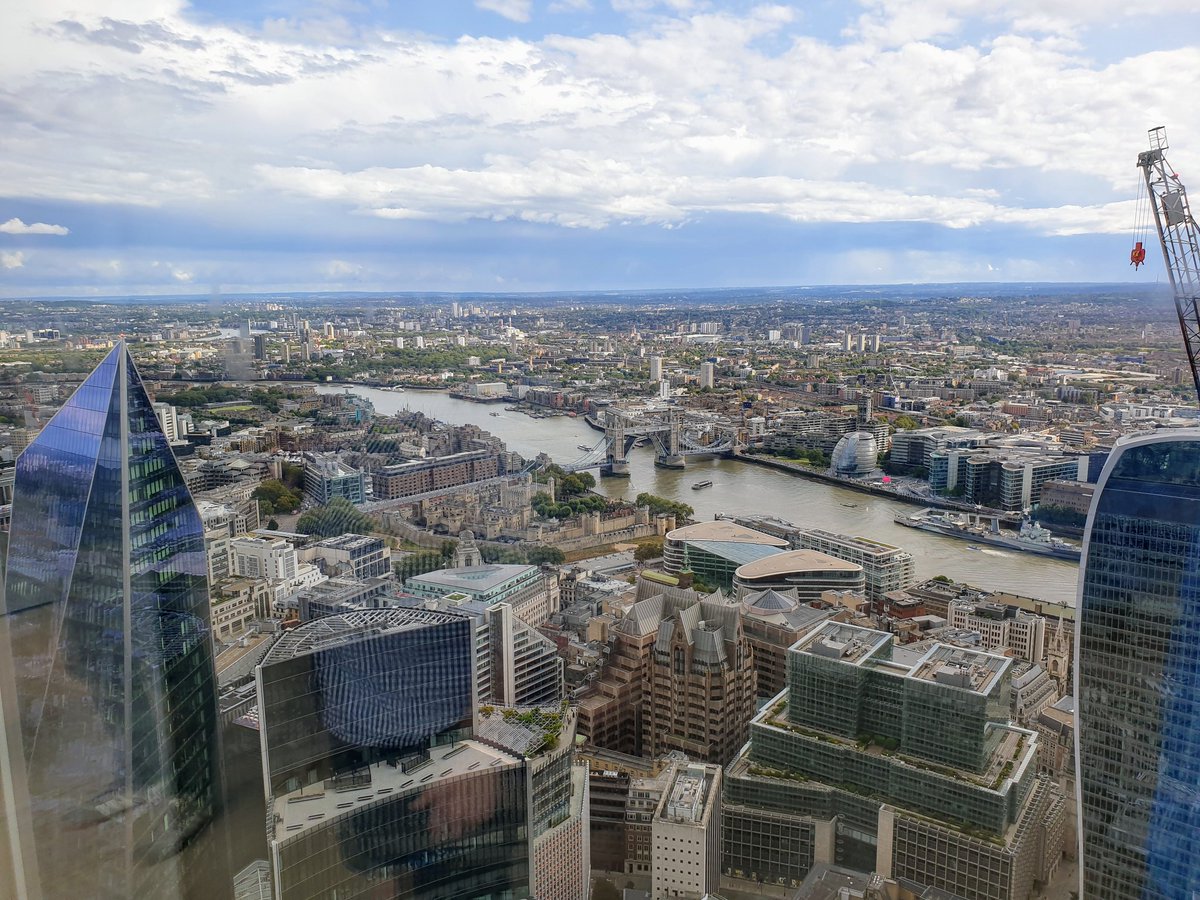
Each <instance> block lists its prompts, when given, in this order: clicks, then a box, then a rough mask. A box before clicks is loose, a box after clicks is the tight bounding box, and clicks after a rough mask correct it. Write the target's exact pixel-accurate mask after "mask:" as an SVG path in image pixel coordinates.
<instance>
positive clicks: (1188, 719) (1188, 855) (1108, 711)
mask: <svg viewBox="0 0 1200 900" xmlns="http://www.w3.org/2000/svg"><path fill="white" fill-rule="evenodd" d="M1197 459H1200V431H1197V430H1195V429H1186V430H1182V429H1181V430H1178V431H1171V432H1169V433H1167V434H1161V435H1151V436H1139V437H1134V438H1130V439H1127V440H1122V441H1120V442H1118V443H1117V445H1116V447H1115V448H1114V449H1113V452H1112V455H1111V456H1110V458H1109V461H1108V463H1107V464H1106V466H1105V468H1104V472H1103V474H1102V475H1101V477H1100V481H1099V484H1098V486H1097V490H1096V497H1095V500H1094V501H1093V504H1092V509H1091V512H1090V514H1089V517H1088V525H1087V530H1086V532H1085V545H1084V552H1083V566H1082V572H1081V575H1080V597H1079V613H1078V625H1077V632H1076V641H1075V682H1076V687H1075V699H1076V703H1077V716H1078V719H1077V722H1078V726H1077V735H1076V747H1077V752H1076V765H1077V767H1078V786H1079V796H1080V875H1081V880H1080V885H1081V887H1080V890H1081V892H1082V893H1081V896H1084V897H1087V898H1088V900H1093V898H1095V900H1109V898H1113V900H1115V898H1118V897H1121V898H1126V897H1185V896H1191V893H1192V892H1193V891H1194V890H1195V888H1196V885H1198V884H1200V854H1198V853H1197V852H1196V847H1195V840H1196V835H1197V834H1200V804H1197V803H1196V800H1195V797H1196V769H1197V766H1198V765H1200V674H1198V673H1200V582H1198V581H1197V576H1196V571H1197V566H1198V563H1200V469H1198V468H1197V463H1196V461H1197Z"/></svg>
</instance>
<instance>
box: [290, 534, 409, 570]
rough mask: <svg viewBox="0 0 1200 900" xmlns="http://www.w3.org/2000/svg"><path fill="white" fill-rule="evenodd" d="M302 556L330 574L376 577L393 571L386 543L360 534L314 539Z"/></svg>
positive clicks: (389, 551) (302, 552) (390, 552)
mask: <svg viewBox="0 0 1200 900" xmlns="http://www.w3.org/2000/svg"><path fill="white" fill-rule="evenodd" d="M301 556H302V558H303V559H304V560H305V562H311V563H315V564H316V565H317V566H318V567H319V568H320V569H321V570H322V571H323V572H324V573H325V574H326V575H329V576H331V577H332V576H334V575H337V576H343V577H350V578H375V577H377V576H379V575H387V574H388V573H389V572H391V571H392V551H391V548H390V547H388V545H387V542H386V541H384V540H383V539H382V538H374V537H367V536H366V535H362V534H343V535H339V536H338V537H331V538H326V539H325V540H323V541H317V543H315V544H312V545H310V546H308V547H305V548H304V549H303V550H302V551H301Z"/></svg>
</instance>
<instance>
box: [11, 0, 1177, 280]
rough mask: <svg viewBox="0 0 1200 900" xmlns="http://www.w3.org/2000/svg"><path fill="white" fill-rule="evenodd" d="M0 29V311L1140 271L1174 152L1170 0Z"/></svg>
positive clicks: (29, 23)
mask: <svg viewBox="0 0 1200 900" xmlns="http://www.w3.org/2000/svg"><path fill="white" fill-rule="evenodd" d="M6 16H7V17H8V18H9V19H10V23H9V24H10V26H11V27H8V28H6V29H4V31H3V36H0V72H2V73H3V75H4V77H5V80H6V83H7V84H9V85H11V90H12V94H11V103H10V104H9V105H8V107H7V110H8V111H6V112H4V113H0V124H3V125H4V126H5V129H6V133H7V134H8V135H9V137H8V139H7V149H8V151H9V152H8V153H7V154H6V158H7V160H8V161H7V162H6V164H5V165H4V166H3V167H0V267H2V268H0V276H2V279H0V293H2V294H4V295H6V296H27V295H44V294H95V295H108V294H114V293H115V294H122V293H149V294H153V293H175V292H179V291H181V290H186V291H191V292H196V293H201V294H204V293H208V292H209V291H215V290H230V291H246V290H264V291H273V290H450V291H453V290H517V291H536V290H584V289H653V288H664V287H677V286H699V285H708V286H730V285H745V284H761V285H779V284H827V283H886V282H917V281H934V282H938V281H967V280H981V281H1004V282H1007V281H1032V280H1048V281H1064V280H1065V281H1113V280H1131V281H1132V280H1134V279H1141V280H1142V282H1143V283H1153V280H1154V278H1155V277H1156V273H1158V272H1160V271H1161V267H1160V264H1159V263H1158V261H1157V259H1156V258H1155V255H1154V254H1151V263H1150V270H1149V271H1148V272H1144V273H1141V274H1140V275H1134V274H1133V273H1132V271H1131V270H1129V267H1128V262H1127V253H1128V247H1127V245H1126V240H1125V236H1126V235H1127V233H1128V232H1129V231H1130V230H1131V226H1132V223H1133V220H1134V214H1133V210H1134V205H1135V201H1134V198H1135V196H1136V185H1137V178H1136V170H1135V169H1134V167H1133V165H1132V159H1133V154H1134V153H1135V152H1136V150H1138V149H1141V148H1142V147H1143V146H1144V137H1143V135H1144V131H1145V129H1146V128H1147V127H1150V126H1153V125H1157V124H1166V125H1167V126H1168V127H1169V128H1170V129H1173V130H1172V134H1173V137H1174V139H1175V140H1176V142H1177V144H1178V146H1179V147H1180V148H1181V149H1180V150H1179V151H1178V152H1176V151H1175V150H1172V157H1173V159H1175V160H1176V162H1177V163H1178V164H1179V166H1180V169H1181V170H1182V171H1184V172H1185V173H1186V172H1188V171H1191V170H1195V169H1196V166H1194V165H1192V162H1193V161H1194V160H1196V159H1197V158H1198V157H1197V154H1196V152H1195V151H1194V150H1190V149H1189V147H1194V146H1195V145H1196V139H1195V137H1196V136H1195V135H1194V134H1192V133H1190V132H1189V130H1188V127H1187V123H1188V122H1190V121H1195V120H1196V118H1197V115H1196V114H1197V112H1198V111H1200V110H1198V107H1197V100H1196V98H1195V95H1194V91H1192V90H1191V89H1190V86H1191V85H1192V84H1194V82H1195V80H1196V77H1197V74H1198V73H1200V55H1198V54H1197V51H1196V50H1195V49H1194V47H1193V45H1194V44H1195V37H1196V34H1197V28H1198V25H1200V21H1198V19H1197V16H1196V14H1195V13H1194V11H1193V10H1192V8H1191V7H1190V5H1189V4H1186V3H1183V2H1177V0H1160V2H1157V3H1154V4H1150V5H1148V6H1143V7H1142V8H1140V9H1139V10H1138V13H1137V16H1130V15H1128V14H1127V11H1126V10H1124V9H1123V8H1120V7H1118V6H1116V5H1115V4H1111V3H1103V4H1087V5H1085V4H1075V3H1068V2H1065V0H1063V2H1058V3H1054V4H1050V5H1049V6H1046V5H1044V4H1034V3H1032V2H1022V3H1017V4H1010V5H1009V6H1008V7H1006V9H1005V10H1004V11H996V10H989V9H988V8H987V7H986V6H985V5H982V4H958V5H956V4H937V5H935V6H933V7H930V6H929V5H928V4H916V3H912V2H891V3H887V4H875V3H863V4H861V5H846V6H842V5H838V4H832V3H823V4H818V5H817V6H815V7H812V8H808V9H804V10H801V9H798V8H796V7H794V6H789V5H775V6H770V5H752V4H747V3H740V2H738V3H704V2H685V0H672V2H669V3H661V4H655V3H651V2H640V0H619V2H617V0H614V2H611V3H605V2H601V0H554V2H550V3H543V2H540V0H538V2H531V0H478V2H477V3H475V4H471V3H468V2H458V3H452V4H439V5H437V8H436V9H426V8H424V5H412V4H406V5H394V6H387V5H382V4H380V5H376V4H372V5H369V6H359V5H354V4H343V3H333V2H328V3H318V4H314V5H312V6H309V7H306V8H304V9H302V10H301V11H299V12H295V11H292V10H284V9H282V8H277V7H275V6H272V5H270V4H260V5H255V4H248V5H241V4H228V3H213V4H204V5H196V6H190V5H187V4H184V3H180V2H177V0H143V2H139V3H132V2H131V3H126V4H123V5H122V7H121V8H120V9H118V10H113V9H111V8H110V7H108V6H106V7H104V8H101V7H99V6H98V5H97V6H95V7H94V8H89V7H88V5H87V4H84V5H83V6H82V7H80V6H79V5H78V4H75V5H66V4H63V5H58V4H54V3H51V4H38V5H37V6H36V7H34V6H32V5H30V6H28V7H25V8H19V9H15V10H12V11H9V12H7V13H6ZM1131 85H1136V90H1131V89H1130V86H1131ZM114 121H117V122H120V126H119V127H116V128H113V127H112V123H113V122H114ZM1084 136H1086V137H1084Z"/></svg>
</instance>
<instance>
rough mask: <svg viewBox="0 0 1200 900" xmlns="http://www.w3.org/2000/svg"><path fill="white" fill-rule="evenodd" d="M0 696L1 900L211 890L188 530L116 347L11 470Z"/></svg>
mask: <svg viewBox="0 0 1200 900" xmlns="http://www.w3.org/2000/svg"><path fill="white" fill-rule="evenodd" d="M0 698H2V700H3V706H4V708H3V713H4V721H3V728H2V729H0V739H2V741H3V745H4V746H0V776H3V781H4V788H5V790H3V791H0V794H7V795H8V800H7V804H8V805H6V807H5V809H4V813H5V817H6V818H9V817H11V819H10V822H9V826H10V827H12V825H13V823H14V822H15V828H12V835H13V836H15V839H14V840H13V849H14V852H13V857H14V860H15V870H16V873H17V884H18V888H17V894H18V896H25V897H34V898H37V897H85V896H86V897H96V898H110V897H111V898H116V897H189V896H205V897H221V896H225V895H227V894H228V893H229V891H230V890H231V887H232V885H231V883H230V881H229V878H230V874H229V871H228V863H229V860H228V854H227V853H226V852H225V851H224V850H222V841H223V838H218V837H216V831H217V829H216V827H215V825H216V818H217V815H218V813H219V812H220V810H221V807H222V798H223V791H222V789H221V778H220V765H219V750H218V737H217V735H218V713H217V692H216V687H215V674H214V670H213V647H212V637H211V632H210V627H209V598H208V582H207V565H206V562H205V555H204V531H203V527H202V524H201V521H200V515H199V513H198V512H197V510H196V506H195V504H194V503H193V502H192V497H191V495H190V494H189V492H188V489H187V486H186V484H185V483H184V480H183V477H182V475H181V474H180V471H179V468H178V466H177V465H176V462H175V457H174V454H173V453H172V452H171V448H170V447H169V446H168V444H167V439H166V437H165V436H164V434H163V432H162V429H161V427H160V425H159V422H158V420H157V419H156V418H155V415H154V411H153V409H152V408H151V404H150V399H149V397H148V396H147V395H146V391H145V389H144V388H143V386H142V382H141V379H140V378H139V376H138V373H137V370H136V369H135V367H134V364H133V360H132V359H131V358H130V357H129V354H128V352H127V351H126V349H125V346H124V344H118V345H117V347H116V348H115V349H114V350H113V351H112V352H111V353H110V354H109V355H108V357H107V358H106V359H105V360H104V361H103V362H102V363H101V364H100V365H99V366H98V367H97V368H96V370H95V371H94V372H93V373H92V374H91V375H89V376H88V378H87V379H86V380H85V381H84V383H83V384H82V385H81V386H80V387H79V388H78V390H76V391H75V393H74V394H73V395H72V396H71V398H70V399H69V400H68V401H67V402H66V404H65V405H64V406H63V407H62V409H60V410H59V411H58V413H57V414H55V416H54V417H53V418H52V419H51V420H50V421H49V422H48V423H47V424H46V426H45V428H43V429H42V431H41V433H40V434H39V435H38V437H37V438H36V439H35V440H34V441H33V442H32V443H31V444H30V445H29V446H28V447H27V448H26V449H25V452H24V453H22V454H21V457H20V459H19V460H18V461H17V467H16V481H15V487H14V497H13V512H12V527H11V531H10V534H9V545H8V565H7V572H6V579H5V592H4V597H3V601H2V602H0ZM5 849H9V848H5Z"/></svg>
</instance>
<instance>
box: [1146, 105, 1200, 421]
mask: <svg viewBox="0 0 1200 900" xmlns="http://www.w3.org/2000/svg"><path fill="white" fill-rule="evenodd" d="M1166 149H1167V129H1166V128H1164V127H1163V126H1161V125H1160V126H1159V127H1158V128H1151V129H1150V149H1149V150H1146V151H1143V152H1142V153H1139V154H1138V161H1137V164H1138V167H1139V168H1141V170H1142V174H1143V175H1144V176H1145V179H1146V193H1147V195H1148V199H1149V200H1150V208H1151V209H1152V210H1153V211H1154V224H1155V227H1156V228H1157V229H1158V241H1159V244H1161V245H1162V252H1163V264H1164V265H1165V266H1166V269H1167V277H1168V278H1170V280H1171V291H1172V293H1173V294H1174V297H1175V312H1176V313H1178V314H1179V328H1180V330H1181V331H1182V332H1183V345H1184V349H1186V350H1187V357H1188V364H1189V365H1190V366H1191V367H1192V383H1193V384H1194V385H1195V388H1196V397H1197V400H1198V401H1200V369H1197V366H1196V357H1197V355H1200V306H1198V305H1197V304H1200V235H1198V233H1197V230H1196V220H1195V219H1193V218H1192V211H1191V209H1190V208H1189V207H1188V200H1187V192H1186V191H1185V190H1184V189H1183V182H1182V181H1180V180H1179V175H1178V174H1176V172H1175V170H1174V169H1172V168H1171V164H1170V163H1168V162H1167V157H1166V156H1165V154H1164V152H1163V151H1165V150H1166ZM1135 237H1136V235H1135ZM1145 259H1146V251H1145V248H1144V247H1143V242H1142V241H1140V240H1139V241H1137V242H1136V243H1135V244H1134V247H1133V251H1132V252H1131V253H1130V256H1129V261H1130V264H1131V265H1132V266H1133V267H1134V269H1137V268H1138V266H1140V265H1141V264H1142V263H1143V262H1145Z"/></svg>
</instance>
